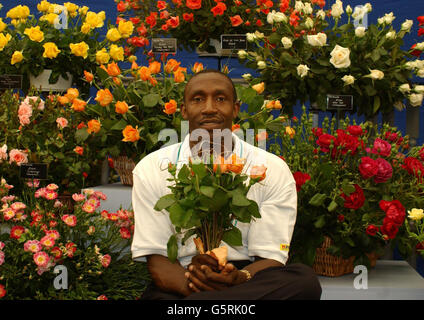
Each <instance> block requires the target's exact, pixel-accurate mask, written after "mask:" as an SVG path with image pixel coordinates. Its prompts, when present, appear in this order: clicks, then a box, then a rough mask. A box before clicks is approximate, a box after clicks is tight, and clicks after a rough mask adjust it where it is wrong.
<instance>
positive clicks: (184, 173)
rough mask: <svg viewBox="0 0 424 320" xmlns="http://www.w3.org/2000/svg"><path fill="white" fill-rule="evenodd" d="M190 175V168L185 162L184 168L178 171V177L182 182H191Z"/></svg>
mask: <svg viewBox="0 0 424 320" xmlns="http://www.w3.org/2000/svg"><path fill="white" fill-rule="evenodd" d="M189 175H190V169H189V168H188V167H187V165H186V164H185V165H183V166H182V168H181V169H180V171H179V172H178V179H179V180H181V182H184V183H190V179H189Z"/></svg>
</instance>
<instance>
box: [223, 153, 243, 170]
mask: <svg viewBox="0 0 424 320" xmlns="http://www.w3.org/2000/svg"><path fill="white" fill-rule="evenodd" d="M227 162H228V160H227ZM244 162H245V160H244V159H241V158H239V157H237V155H236V154H235V153H234V154H233V155H232V156H231V163H230V164H228V165H227V166H228V170H230V171H231V172H234V173H236V174H240V173H241V172H242V171H243V167H244Z"/></svg>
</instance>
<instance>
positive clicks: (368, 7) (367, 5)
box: [365, 2, 372, 12]
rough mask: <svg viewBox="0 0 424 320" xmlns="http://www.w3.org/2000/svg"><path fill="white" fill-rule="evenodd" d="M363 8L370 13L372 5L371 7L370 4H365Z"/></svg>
mask: <svg viewBox="0 0 424 320" xmlns="http://www.w3.org/2000/svg"><path fill="white" fill-rule="evenodd" d="M365 8H367V10H368V12H371V11H372V5H371V3H369V2H368V3H366V4H365Z"/></svg>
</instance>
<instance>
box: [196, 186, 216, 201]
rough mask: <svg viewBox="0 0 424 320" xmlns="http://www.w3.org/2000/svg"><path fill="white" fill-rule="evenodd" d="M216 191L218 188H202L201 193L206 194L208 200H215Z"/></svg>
mask: <svg viewBox="0 0 424 320" xmlns="http://www.w3.org/2000/svg"><path fill="white" fill-rule="evenodd" d="M215 190H216V188H214V187H211V186H201V187H200V193H201V194H204V195H205V196H207V197H208V198H213V195H214V193H215Z"/></svg>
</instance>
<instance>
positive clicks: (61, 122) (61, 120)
mask: <svg viewBox="0 0 424 320" xmlns="http://www.w3.org/2000/svg"><path fill="white" fill-rule="evenodd" d="M56 123H57V127H58V128H60V129H63V128H65V127H66V126H67V125H68V120H66V119H65V118H63V117H60V118H57V119H56Z"/></svg>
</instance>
